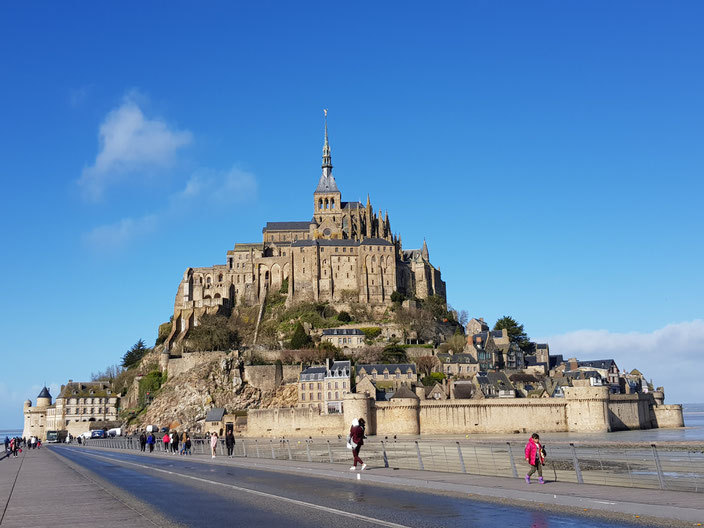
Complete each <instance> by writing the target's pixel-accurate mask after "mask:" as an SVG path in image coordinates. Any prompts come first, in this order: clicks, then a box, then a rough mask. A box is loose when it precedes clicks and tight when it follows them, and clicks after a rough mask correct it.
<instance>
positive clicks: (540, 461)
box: [525, 433, 545, 484]
mask: <svg viewBox="0 0 704 528" xmlns="http://www.w3.org/2000/svg"><path fill="white" fill-rule="evenodd" d="M525 452H526V462H528V463H529V464H530V465H531V469H530V471H529V472H528V474H527V475H526V482H527V483H528V484H530V476H531V475H532V474H533V473H535V472H536V471H537V472H538V482H540V483H541V484H545V482H544V481H543V465H544V464H545V448H544V447H543V446H542V445H540V436H538V433H533V434H532V435H531V437H530V438H529V439H528V443H527V444H526V450H525Z"/></svg>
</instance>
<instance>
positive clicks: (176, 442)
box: [171, 431, 178, 455]
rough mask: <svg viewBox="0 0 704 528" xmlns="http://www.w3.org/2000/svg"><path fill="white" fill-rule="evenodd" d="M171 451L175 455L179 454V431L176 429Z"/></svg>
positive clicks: (173, 434)
mask: <svg viewBox="0 0 704 528" xmlns="http://www.w3.org/2000/svg"><path fill="white" fill-rule="evenodd" d="M171 452H172V453H173V454H174V455H177V454H178V432H176V431H174V432H173V433H172V435H171Z"/></svg>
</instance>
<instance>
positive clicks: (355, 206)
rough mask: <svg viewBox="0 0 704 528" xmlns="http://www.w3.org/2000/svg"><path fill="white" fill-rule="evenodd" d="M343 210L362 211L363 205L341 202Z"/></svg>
mask: <svg viewBox="0 0 704 528" xmlns="http://www.w3.org/2000/svg"><path fill="white" fill-rule="evenodd" d="M342 208H343V209H363V208H364V205H363V204H362V203H361V202H342Z"/></svg>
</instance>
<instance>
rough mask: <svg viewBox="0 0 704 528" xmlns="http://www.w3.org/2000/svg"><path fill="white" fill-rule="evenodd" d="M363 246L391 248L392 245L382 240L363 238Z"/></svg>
mask: <svg viewBox="0 0 704 528" xmlns="http://www.w3.org/2000/svg"><path fill="white" fill-rule="evenodd" d="M361 245H363V246H392V245H393V244H392V243H391V242H389V241H388V240H384V239H383V238H376V237H375V238H365V239H363V240H362V244H361Z"/></svg>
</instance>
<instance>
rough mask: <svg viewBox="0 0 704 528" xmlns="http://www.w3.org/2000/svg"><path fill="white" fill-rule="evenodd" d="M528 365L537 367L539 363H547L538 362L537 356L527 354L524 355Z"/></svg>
mask: <svg viewBox="0 0 704 528" xmlns="http://www.w3.org/2000/svg"><path fill="white" fill-rule="evenodd" d="M524 360H525V363H526V367H535V366H537V365H545V363H538V358H537V357H535V356H525V357H524Z"/></svg>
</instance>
